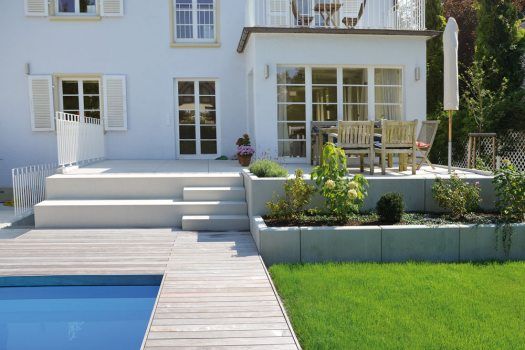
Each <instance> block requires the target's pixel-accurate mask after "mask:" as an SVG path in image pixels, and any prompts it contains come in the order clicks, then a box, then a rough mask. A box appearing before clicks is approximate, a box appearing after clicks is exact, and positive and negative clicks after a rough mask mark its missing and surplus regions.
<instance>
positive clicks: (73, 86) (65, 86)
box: [62, 80, 78, 95]
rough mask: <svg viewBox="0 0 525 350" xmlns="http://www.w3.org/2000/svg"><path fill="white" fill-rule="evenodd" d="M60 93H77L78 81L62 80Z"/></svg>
mask: <svg viewBox="0 0 525 350" xmlns="http://www.w3.org/2000/svg"><path fill="white" fill-rule="evenodd" d="M62 93H63V94H64V95H78V82H77V81H66V80H64V81H62Z"/></svg>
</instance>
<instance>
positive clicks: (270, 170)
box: [250, 159, 288, 177]
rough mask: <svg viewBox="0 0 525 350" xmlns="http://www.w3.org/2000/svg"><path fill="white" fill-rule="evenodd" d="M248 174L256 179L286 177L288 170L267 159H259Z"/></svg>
mask: <svg viewBox="0 0 525 350" xmlns="http://www.w3.org/2000/svg"><path fill="white" fill-rule="evenodd" d="M250 172H251V173H252V174H254V175H256V176H258V177H288V170H286V169H285V168H283V167H282V166H281V165H279V164H278V163H276V162H274V161H271V160H269V159H261V160H258V161H256V162H254V163H253V164H252V165H251V166H250Z"/></svg>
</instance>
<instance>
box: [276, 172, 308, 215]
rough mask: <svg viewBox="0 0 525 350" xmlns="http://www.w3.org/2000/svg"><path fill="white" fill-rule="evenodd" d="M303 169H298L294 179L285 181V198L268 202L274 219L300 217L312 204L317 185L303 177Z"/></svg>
mask: <svg viewBox="0 0 525 350" xmlns="http://www.w3.org/2000/svg"><path fill="white" fill-rule="evenodd" d="M303 175H304V174H303V171H302V170H301V169H297V170H296V171H295V177H294V178H293V179H289V180H286V182H285V183H284V198H278V199H277V200H275V201H272V202H268V203H266V207H267V208H268V211H269V216H270V217H271V218H272V219H285V220H287V219H298V218H299V217H301V215H302V214H303V211H304V209H305V208H306V207H307V206H308V205H309V204H310V202H311V200H312V195H313V194H314V193H315V187H314V186H312V185H309V184H308V183H307V182H306V181H305V180H304V178H303Z"/></svg>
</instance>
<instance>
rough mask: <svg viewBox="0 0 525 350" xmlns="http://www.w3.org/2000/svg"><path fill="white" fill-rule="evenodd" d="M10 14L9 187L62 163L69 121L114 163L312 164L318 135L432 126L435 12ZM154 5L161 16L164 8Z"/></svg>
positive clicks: (2, 29) (115, 7)
mask: <svg viewBox="0 0 525 350" xmlns="http://www.w3.org/2000/svg"><path fill="white" fill-rule="evenodd" d="M2 5H3V8H2V11H0V48H1V54H0V73H1V76H2V80H1V81H0V87H1V91H2V93H1V94H0V130H1V132H2V136H1V137H0V159H1V160H0V171H1V173H0V187H10V182H11V175H10V169H11V168H14V167H18V166H25V165H30V164H41V163H49V162H54V161H56V157H57V145H56V134H55V120H54V115H55V112H57V111H63V112H67V113H72V114H79V115H83V116H85V117H92V118H97V119H98V118H100V119H101V120H102V121H103V123H104V125H105V129H106V134H105V142H106V152H107V158H109V159H215V158H217V157H219V156H221V155H225V156H228V157H233V156H234V154H235V141H236V139H237V138H238V137H239V136H241V135H242V134H243V133H246V132H248V133H249V134H250V135H251V136H252V140H253V143H254V146H255V147H256V149H257V152H258V154H259V155H261V156H263V155H264V156H268V157H272V158H277V159H279V160H281V161H283V162H294V163H301V162H309V160H310V158H311V156H312V151H311V149H312V147H311V146H312V136H311V130H312V126H314V125H315V123H317V122H325V123H333V122H337V121H338V120H379V119H398V120H413V119H419V120H423V119H425V116H426V41H427V40H428V39H429V38H431V37H432V36H434V35H436V33H434V32H431V31H427V30H425V23H424V7H425V2H424V0H153V1H149V2H144V1H139V0H23V1H22V0H21V1H3V2H2ZM152 5H153V6H152Z"/></svg>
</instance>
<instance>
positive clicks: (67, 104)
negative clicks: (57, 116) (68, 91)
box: [62, 96, 80, 109]
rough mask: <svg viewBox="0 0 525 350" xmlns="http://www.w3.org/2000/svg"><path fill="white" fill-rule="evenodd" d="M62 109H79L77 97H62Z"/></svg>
mask: <svg viewBox="0 0 525 350" xmlns="http://www.w3.org/2000/svg"><path fill="white" fill-rule="evenodd" d="M62 101H63V104H64V105H63V106H62V107H63V108H64V109H79V108H80V107H79V103H78V97H77V96H64V97H63V100H62Z"/></svg>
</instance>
